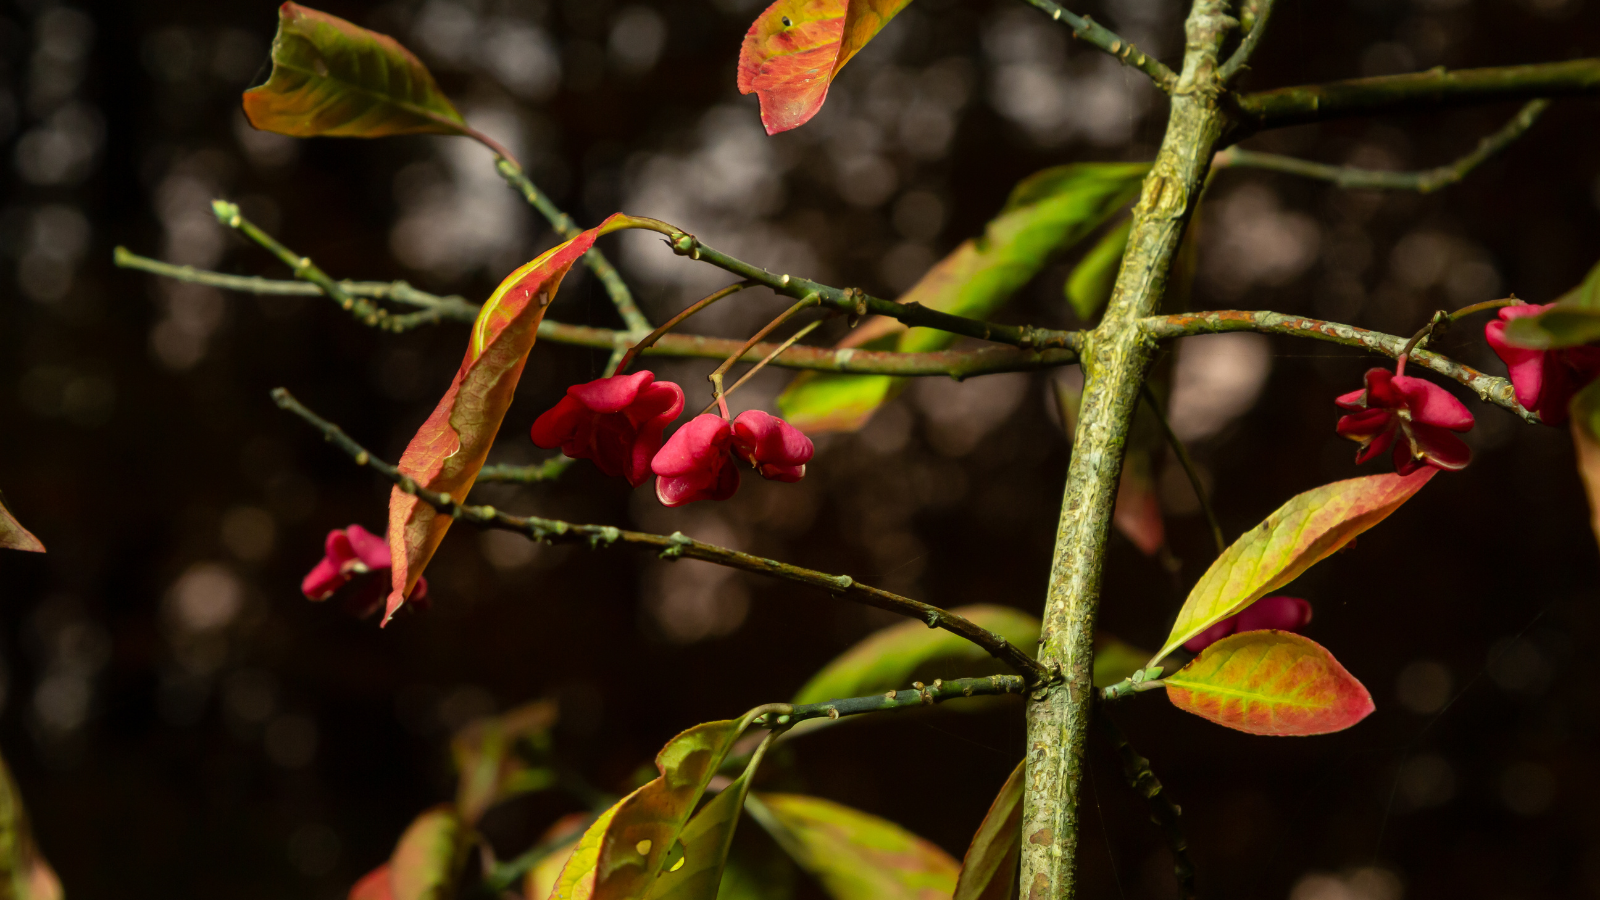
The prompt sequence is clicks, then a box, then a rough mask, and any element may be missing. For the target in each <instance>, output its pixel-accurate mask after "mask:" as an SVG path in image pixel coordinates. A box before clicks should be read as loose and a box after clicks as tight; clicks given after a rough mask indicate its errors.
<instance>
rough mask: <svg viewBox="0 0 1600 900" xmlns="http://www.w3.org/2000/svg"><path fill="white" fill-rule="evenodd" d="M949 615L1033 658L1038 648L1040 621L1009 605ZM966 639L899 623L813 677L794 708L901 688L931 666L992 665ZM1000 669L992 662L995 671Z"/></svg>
mask: <svg viewBox="0 0 1600 900" xmlns="http://www.w3.org/2000/svg"><path fill="white" fill-rule="evenodd" d="M951 612H953V613H956V614H958V615H962V616H966V617H967V618H968V619H971V620H972V621H974V622H976V623H977V624H979V625H981V626H983V627H984V628H987V629H989V630H990V631H993V632H994V633H996V634H998V635H1000V636H1001V637H1003V638H1005V639H1006V640H1008V641H1010V642H1011V643H1013V644H1015V645H1017V646H1018V647H1020V648H1022V650H1023V651H1024V652H1029V653H1031V652H1032V651H1033V648H1034V646H1035V645H1036V644H1038V643H1039V620H1038V619H1037V618H1035V617H1033V616H1030V615H1028V614H1027V613H1025V612H1021V611H1020V610H1016V609H1012V608H1011V607H1009V606H989V605H979V606H963V607H960V608H958V609H953V610H951ZM992 659H993V657H991V656H990V655H989V654H988V652H987V651H985V650H984V649H983V648H982V647H979V646H978V645H976V644H974V643H972V642H971V641H968V640H967V639H966V638H963V637H959V636H957V635H954V634H951V633H950V632H948V631H945V630H943V629H939V628H929V627H928V626H926V625H924V624H922V623H921V622H902V623H901V624H899V625H891V626H889V627H888V628H885V629H883V630H881V631H877V632H875V633H873V634H871V635H868V636H867V638H866V639H864V640H862V641H861V642H860V643H859V644H856V645H855V646H854V647H851V648H850V649H849V650H846V651H845V652H844V653H843V654H841V655H840V656H839V657H838V658H836V659H834V661H833V662H830V663H828V664H827V665H826V666H824V667H823V669H822V671H820V672H818V673H817V674H816V675H814V676H812V678H811V680H810V681H808V682H806V685H805V687H802V688H801V689H800V692H799V693H798V694H796V695H795V698H794V701H793V702H794V703H820V702H821V701H823V700H833V699H836V698H839V697H860V696H865V695H867V694H881V693H883V692H884V691H889V690H898V689H901V688H904V687H905V686H906V685H907V684H909V683H910V681H911V675H912V673H914V672H916V671H917V670H918V669H919V668H921V667H922V666H926V665H929V664H931V663H965V664H968V665H971V664H974V663H983V662H985V661H989V660H992ZM999 665H1000V664H999V663H995V666H996V667H997V668H998V666H999Z"/></svg>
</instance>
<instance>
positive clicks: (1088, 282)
mask: <svg viewBox="0 0 1600 900" xmlns="http://www.w3.org/2000/svg"><path fill="white" fill-rule="evenodd" d="M1132 232H1133V218H1132V217H1129V218H1127V219H1124V220H1123V221H1122V223H1121V224H1119V225H1117V227H1115V228H1113V229H1111V230H1110V231H1107V232H1106V233H1105V236H1103V237H1101V238H1100V240H1099V242H1098V243H1096V244H1095V245H1094V246H1093V247H1091V248H1090V249H1089V252H1088V253H1085V254H1084V255H1083V259H1081V260H1079V261H1078V264H1077V265H1076V266H1074V267H1073V269H1072V274H1071V275H1068V276H1067V283H1066V287H1065V290H1066V294H1067V302H1068V303H1070V304H1072V311H1073V312H1075V313H1077V314H1078V318H1079V319H1082V320H1083V321H1085V322H1087V321H1089V320H1090V319H1093V318H1094V317H1095V315H1096V314H1097V313H1099V312H1100V310H1101V309H1102V308H1103V307H1104V306H1105V305H1106V301H1107V300H1109V299H1111V288H1112V286H1113V285H1114V284H1115V283H1116V280H1117V270H1118V269H1119V268H1121V266H1122V254H1124V253H1126V252H1127V250H1128V235H1129V234H1131V233H1132Z"/></svg>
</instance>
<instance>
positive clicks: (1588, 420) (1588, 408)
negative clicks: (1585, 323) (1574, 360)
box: [1569, 381, 1600, 539]
mask: <svg viewBox="0 0 1600 900" xmlns="http://www.w3.org/2000/svg"><path fill="white" fill-rule="evenodd" d="M1569 409H1570V411H1571V413H1572V443H1573V446H1574V447H1575V448H1576V449H1577V453H1578V475H1579V476H1580V477H1582V479H1583V488H1584V492H1585V493H1586V494H1588V495H1589V528H1590V530H1592V531H1593V532H1594V534H1595V538H1596V539H1600V381H1592V382H1590V383H1589V386H1588V387H1586V388H1584V389H1583V390H1581V391H1579V392H1578V393H1577V394H1576V395H1575V396H1573V398H1572V403H1571V405H1570V406H1569Z"/></svg>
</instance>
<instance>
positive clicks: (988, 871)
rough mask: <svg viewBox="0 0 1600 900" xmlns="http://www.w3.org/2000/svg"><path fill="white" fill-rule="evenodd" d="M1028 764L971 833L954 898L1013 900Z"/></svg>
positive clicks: (1018, 770)
mask: <svg viewBox="0 0 1600 900" xmlns="http://www.w3.org/2000/svg"><path fill="white" fill-rule="evenodd" d="M1098 659H1099V655H1098V654H1096V661H1097V662H1098ZM1026 765H1027V764H1026V762H1020V763H1017V767H1016V768H1015V769H1013V770H1011V777H1010V778H1007V779H1006V783H1005V784H1004V785H1002V786H1001V787H1000V793H999V794H998V795H997V796H996V797H995V798H994V803H992V804H990V806H989V813H988V815H986V816H984V817H983V824H981V825H979V826H978V833H977V834H975V835H973V836H972V843H971V845H969V846H968V847H967V855H966V858H965V859H963V860H962V861H961V876H960V877H959V878H957V879H956V891H955V896H954V897H952V898H951V900H1011V896H1012V893H1011V892H1012V889H1013V888H1015V887H1016V883H1017V861H1018V858H1019V857H1020V856H1021V854H1022V773H1023V769H1024V767H1025V766H1026Z"/></svg>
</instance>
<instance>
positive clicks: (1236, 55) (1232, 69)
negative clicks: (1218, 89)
mask: <svg viewBox="0 0 1600 900" xmlns="http://www.w3.org/2000/svg"><path fill="white" fill-rule="evenodd" d="M1272 4H1273V0H1249V2H1247V3H1246V4H1245V5H1246V7H1248V10H1247V11H1242V13H1241V15H1240V17H1239V21H1240V24H1241V25H1243V26H1244V27H1247V28H1249V29H1250V30H1249V31H1247V32H1245V36H1244V40H1242V41H1240V42H1239V47H1238V49H1236V50H1234V51H1233V55H1232V56H1230V57H1228V61H1227V62H1225V63H1223V64H1222V67H1221V68H1220V69H1218V70H1217V80H1219V81H1221V82H1222V83H1223V84H1227V83H1228V82H1230V81H1232V80H1233V77H1234V76H1235V75H1238V74H1239V72H1240V71H1241V70H1242V69H1244V68H1245V66H1247V65H1248V64H1249V62H1250V57H1252V56H1254V55H1255V52H1256V45H1257V44H1259V43H1261V36H1262V35H1264V34H1266V33H1267V20H1268V19H1270V18H1272Z"/></svg>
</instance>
